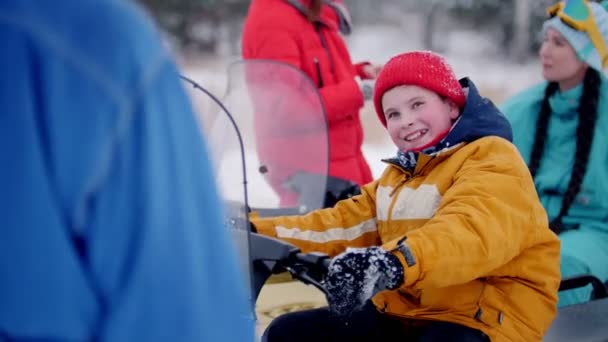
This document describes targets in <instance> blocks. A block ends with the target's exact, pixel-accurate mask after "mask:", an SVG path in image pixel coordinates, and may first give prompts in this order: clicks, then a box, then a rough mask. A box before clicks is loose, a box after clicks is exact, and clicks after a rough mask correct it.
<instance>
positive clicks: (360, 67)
mask: <svg viewBox="0 0 608 342" xmlns="http://www.w3.org/2000/svg"><path fill="white" fill-rule="evenodd" d="M371 64H372V63H370V62H367V61H366V62H361V63H357V64H355V70H356V71H357V75H359V77H361V79H363V80H368V79H369V77H367V75H365V74H364V73H363V67H364V66H366V65H371Z"/></svg>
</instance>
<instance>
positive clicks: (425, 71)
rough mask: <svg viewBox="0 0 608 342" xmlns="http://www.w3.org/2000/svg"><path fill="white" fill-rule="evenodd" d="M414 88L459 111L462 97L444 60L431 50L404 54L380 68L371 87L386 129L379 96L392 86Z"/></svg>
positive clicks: (464, 98)
mask: <svg viewBox="0 0 608 342" xmlns="http://www.w3.org/2000/svg"><path fill="white" fill-rule="evenodd" d="M400 85H415V86H419V87H423V88H426V89H428V90H431V91H433V92H435V93H437V94H439V95H440V96H443V97H446V98H448V99H450V100H452V101H454V103H455V104H456V105H457V106H458V107H459V108H461V109H462V108H463V107H464V104H465V102H466V96H465V94H464V91H463V89H462V87H461V86H460V83H459V82H458V79H457V78H456V75H455V74H454V71H452V68H451V67H450V66H449V65H448V64H447V62H446V61H445V59H444V58H443V57H442V56H440V55H438V54H436V53H434V52H431V51H413V52H406V53H403V54H400V55H397V56H395V57H393V58H391V59H390V60H389V61H388V63H386V64H385V65H384V67H383V68H382V71H380V75H378V78H377V79H376V85H375V87H374V106H375V107H376V113H377V114H378V118H379V119H380V122H382V124H383V125H384V127H386V118H385V117H384V110H383V109H382V96H383V95H384V93H385V92H386V91H388V90H390V89H392V88H394V87H396V86H400Z"/></svg>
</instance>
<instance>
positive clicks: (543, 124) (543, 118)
mask: <svg viewBox="0 0 608 342" xmlns="http://www.w3.org/2000/svg"><path fill="white" fill-rule="evenodd" d="M558 89H559V85H558V84H557V83H556V82H551V83H549V84H548V85H547V88H545V97H544V98H543V103H542V104H541V107H540V114H539V116H538V121H536V134H535V135H534V137H535V138H534V145H532V146H533V147H532V155H531V156H530V167H529V168H530V173H531V174H532V178H534V177H535V176H536V171H538V167H539V166H540V159H541V158H542V156H543V150H544V149H545V140H546V139H547V131H548V129H547V128H548V126H549V119H550V118H551V105H550V104H549V98H550V97H551V96H552V95H553V94H555V92H556V91H557V90H558Z"/></svg>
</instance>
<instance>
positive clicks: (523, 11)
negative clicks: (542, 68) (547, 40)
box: [511, 0, 531, 62]
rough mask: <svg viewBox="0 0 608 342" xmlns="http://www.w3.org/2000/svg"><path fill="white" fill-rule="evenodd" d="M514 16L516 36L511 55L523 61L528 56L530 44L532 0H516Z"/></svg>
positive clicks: (516, 59) (518, 60)
mask: <svg viewBox="0 0 608 342" xmlns="http://www.w3.org/2000/svg"><path fill="white" fill-rule="evenodd" d="M514 1H515V3H514V4H515V11H514V16H513V29H514V36H513V42H512V45H511V57H512V58H513V59H514V60H515V61H517V62H523V61H524V60H525V59H526V57H528V47H529V46H530V38H531V37H530V9H531V7H530V0H514Z"/></svg>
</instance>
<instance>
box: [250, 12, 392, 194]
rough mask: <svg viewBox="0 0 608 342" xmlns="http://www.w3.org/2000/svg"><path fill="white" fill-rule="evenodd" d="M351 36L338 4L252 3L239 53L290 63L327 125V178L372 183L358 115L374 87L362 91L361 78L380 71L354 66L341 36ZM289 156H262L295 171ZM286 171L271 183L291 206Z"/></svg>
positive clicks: (363, 88) (347, 22)
mask: <svg viewBox="0 0 608 342" xmlns="http://www.w3.org/2000/svg"><path fill="white" fill-rule="evenodd" d="M349 32H350V18H349V15H348V12H347V11H346V8H345V6H344V4H343V3H342V1H340V0H338V1H323V0H253V1H252V2H251V5H250V7H249V12H248V15H247V18H246V20H245V24H244V30H243V41H242V52H243V58H244V59H268V60H274V61H279V62H285V63H288V64H290V65H293V66H295V67H296V68H297V69H299V70H301V71H302V72H303V73H304V74H306V75H307V76H308V77H309V78H310V79H311V80H312V82H314V83H315V84H316V86H317V88H318V90H319V94H320V97H321V101H322V104H323V107H324V110H325V112H326V115H327V121H328V127H329V158H330V162H329V175H330V176H332V177H336V178H340V179H345V180H349V181H351V182H353V183H356V184H358V185H364V184H367V183H369V182H371V181H372V173H371V170H370V168H369V165H368V164H367V162H366V160H365V158H364V156H363V153H362V151H361V145H362V144H363V127H362V125H361V120H360V118H359V111H360V109H361V108H362V107H363V102H364V100H365V99H367V98H371V90H372V89H371V86H370V87H369V89H368V90H369V91H366V89H367V88H366V87H363V86H362V84H363V83H362V82H361V80H365V79H375V78H376V76H377V74H378V72H379V70H380V67H379V66H375V65H372V64H370V63H368V62H364V63H359V64H353V62H352V61H351V58H350V55H349V52H348V50H347V47H346V45H345V43H344V40H343V39H342V36H341V34H348V33H349ZM254 101H255V99H254ZM261 115H263V113H261ZM258 139H264V136H263V134H260V133H258ZM289 139H291V140H296V139H298V138H297V137H285V140H284V141H282V143H284V144H283V146H290V141H288V140H289ZM291 143H295V142H293V141H292V142H291ZM262 145H263V144H262ZM273 145H274V146H276V145H281V144H276V143H275V144H273ZM294 152H295V153H297V152H296V151H294ZM258 153H259V154H263V153H264V151H258ZM268 154H270V153H268ZM293 154H294V153H293V152H292V153H291V154H289V153H276V151H275V152H274V153H273V154H272V155H270V156H268V155H266V156H264V157H266V158H271V159H272V160H273V161H274V162H275V163H278V164H284V165H287V164H289V165H290V167H288V168H290V169H291V171H290V172H293V170H294V169H297V168H298V165H295V164H297V161H294V160H293V159H294V157H293ZM260 157H261V158H262V157H263V156H260ZM302 163H304V161H303V162H302ZM302 168H304V169H305V168H306V165H302ZM326 172H327V171H326V170H324V173H326ZM287 173H288V172H287V171H285V172H283V174H278V175H277V174H276V173H275V175H274V176H271V177H270V179H269V182H270V183H271V185H272V186H273V188H274V189H275V190H276V191H277V192H278V193H279V195H280V196H281V197H282V198H281V202H282V204H286V202H293V199H291V200H290V199H286V197H289V196H287V194H285V191H284V187H283V188H281V183H282V182H284V181H285V180H286V178H288V177H289V175H288V174H287ZM272 177H275V179H273V178H272ZM267 179H268V175H267ZM290 204H294V203H290Z"/></svg>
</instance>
